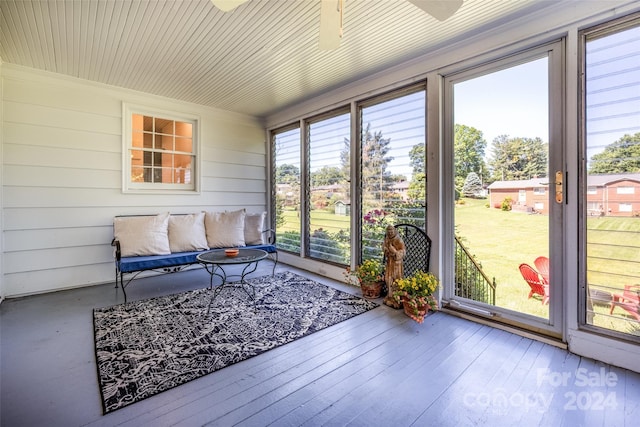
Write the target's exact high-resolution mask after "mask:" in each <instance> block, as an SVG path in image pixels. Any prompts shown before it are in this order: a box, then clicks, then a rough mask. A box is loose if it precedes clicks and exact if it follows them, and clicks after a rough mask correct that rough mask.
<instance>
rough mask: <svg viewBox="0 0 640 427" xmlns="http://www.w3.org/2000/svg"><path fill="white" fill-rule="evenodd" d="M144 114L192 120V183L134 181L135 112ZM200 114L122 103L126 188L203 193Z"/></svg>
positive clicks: (148, 192)
mask: <svg viewBox="0 0 640 427" xmlns="http://www.w3.org/2000/svg"><path fill="white" fill-rule="evenodd" d="M134 114H141V115H144V116H151V117H154V118H163V119H167V120H174V121H180V122H185V123H191V125H192V129H193V134H192V137H191V139H192V146H193V151H192V155H193V163H192V168H191V183H189V184H170V183H155V182H131V179H130V178H131V156H130V154H129V153H130V151H131V149H132V116H133V115H134ZM200 125H201V120H200V116H199V115H197V114H193V113H185V112H179V111H169V110H164V109H159V108H154V107H148V106H143V105H137V104H132V103H128V102H123V103H122V192H123V193H137V194H190V195H193V194H200V182H201V181H202V180H201V173H200V171H201V169H202V168H201V167H200V165H201V162H202V159H201V154H200V148H201V145H202V144H201V142H200V141H201V138H200V135H201V133H200Z"/></svg>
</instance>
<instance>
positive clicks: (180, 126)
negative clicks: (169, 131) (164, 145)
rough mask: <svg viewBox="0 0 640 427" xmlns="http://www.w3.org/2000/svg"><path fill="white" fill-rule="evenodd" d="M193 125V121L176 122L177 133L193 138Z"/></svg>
mask: <svg viewBox="0 0 640 427" xmlns="http://www.w3.org/2000/svg"><path fill="white" fill-rule="evenodd" d="M192 128H193V125H192V124H191V123H185V122H176V135H177V136H184V137H187V138H191V137H192V136H193V133H192Z"/></svg>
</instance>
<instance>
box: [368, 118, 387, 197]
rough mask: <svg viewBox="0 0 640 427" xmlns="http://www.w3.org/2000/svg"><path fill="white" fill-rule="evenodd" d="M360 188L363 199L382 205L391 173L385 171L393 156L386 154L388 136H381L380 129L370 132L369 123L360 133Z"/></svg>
mask: <svg viewBox="0 0 640 427" xmlns="http://www.w3.org/2000/svg"><path fill="white" fill-rule="evenodd" d="M361 140H362V177H361V182H362V190H363V199H364V198H365V197H366V198H368V199H369V202H374V200H377V203H376V202H374V203H375V206H378V207H383V206H384V201H385V195H386V193H388V192H389V187H390V185H391V174H390V172H388V171H387V166H388V165H389V162H391V161H392V160H393V157H390V156H388V153H389V150H390V147H389V144H390V143H391V139H390V138H386V139H385V138H383V137H382V131H379V132H371V124H370V123H369V124H367V127H366V129H365V130H364V132H363V133H362V139H361Z"/></svg>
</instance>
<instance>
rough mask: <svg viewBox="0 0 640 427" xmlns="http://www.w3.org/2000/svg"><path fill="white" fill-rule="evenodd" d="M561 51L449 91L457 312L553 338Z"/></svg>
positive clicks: (557, 293) (555, 48)
mask: <svg viewBox="0 0 640 427" xmlns="http://www.w3.org/2000/svg"><path fill="white" fill-rule="evenodd" d="M560 50H561V44H560V43H556V44H554V45H550V46H545V47H543V48H539V49H536V50H533V51H529V52H526V53H522V54H521V55H519V56H517V57H511V58H508V59H505V60H503V61H500V62H492V63H490V64H486V65H483V66H479V67H477V68H475V69H471V70H467V71H465V72H463V73H460V74H457V75H453V76H450V77H448V78H447V79H446V89H445V90H446V91H447V94H446V99H447V101H448V109H447V112H448V120H447V126H448V130H447V132H448V133H447V135H448V137H447V138H446V144H447V145H446V158H447V161H448V162H449V163H448V166H449V170H450V171H451V172H450V174H447V176H448V179H447V180H446V181H445V182H446V183H447V184H446V185H447V186H448V190H449V194H450V195H451V198H450V201H449V203H447V210H448V212H449V213H450V215H447V218H450V221H451V222H450V223H449V230H450V237H449V239H448V247H447V251H448V254H447V259H448V265H447V266H448V268H447V269H446V273H445V274H446V275H447V276H448V277H447V279H448V280H447V281H448V282H449V283H450V287H449V288H448V291H447V293H446V295H447V296H448V297H449V301H450V304H451V307H452V308H457V309H460V310H469V311H474V312H475V313H480V314H484V315H486V316H490V317H498V316H499V317H500V319H501V320H502V321H506V322H508V323H513V324H517V325H519V326H524V327H529V328H532V329H535V330H537V331H544V332H546V333H549V334H552V335H559V333H560V322H559V320H560V317H561V316H560V310H561V303H562V291H561V289H562V286H561V284H560V280H561V274H560V268H559V266H560V265H562V251H561V250H560V248H561V240H560V238H561V234H562V233H561V218H562V208H563V197H564V193H563V188H562V182H563V180H564V171H563V169H562V165H563V162H562V158H561V153H562V150H561V148H560V147H561V142H562V141H561V138H562V128H561V126H562V123H561V120H560V119H559V118H560V117H562V115H561V114H560V113H559V112H560V106H561V105H562V100H561V99H560V98H559V95H558V94H559V93H560V92H561V83H560V82H561V78H560V76H561V71H562V68H561V63H562V61H560V60H559V57H560ZM556 270H557V271H556Z"/></svg>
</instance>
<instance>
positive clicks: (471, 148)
mask: <svg viewBox="0 0 640 427" xmlns="http://www.w3.org/2000/svg"><path fill="white" fill-rule="evenodd" d="M454 134H455V136H454V142H453V149H454V167H455V182H456V188H458V189H460V188H462V185H463V182H464V180H465V179H466V177H467V175H469V173H471V172H475V173H479V174H482V173H484V171H485V170H486V169H487V168H486V167H485V165H484V152H485V149H486V148H487V141H485V139H484V136H483V135H482V132H481V131H479V130H478V129H476V128H474V127H470V126H466V125H459V124H457V125H455V126H454Z"/></svg>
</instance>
